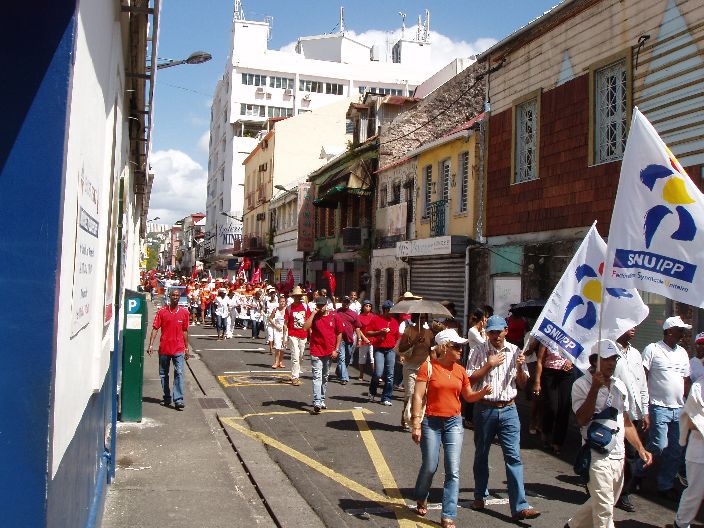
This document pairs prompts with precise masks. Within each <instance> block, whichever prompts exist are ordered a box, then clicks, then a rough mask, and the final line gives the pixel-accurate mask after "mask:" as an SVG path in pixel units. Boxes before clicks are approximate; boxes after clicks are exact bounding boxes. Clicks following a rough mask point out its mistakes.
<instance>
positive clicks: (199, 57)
mask: <svg viewBox="0 0 704 528" xmlns="http://www.w3.org/2000/svg"><path fill="white" fill-rule="evenodd" d="M212 58H213V56H212V55H211V54H210V53H208V52H207V51H194V52H193V53H191V54H190V55H189V56H188V57H187V58H185V59H181V60H178V59H165V60H166V62H162V63H160V64H157V65H156V69H157V70H163V69H164V68H171V67H172V66H179V65H181V64H203V63H204V62H208V61H209V60H210V59H212Z"/></svg>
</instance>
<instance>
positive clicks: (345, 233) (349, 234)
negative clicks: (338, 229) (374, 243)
mask: <svg viewBox="0 0 704 528" xmlns="http://www.w3.org/2000/svg"><path fill="white" fill-rule="evenodd" d="M367 240H369V229H368V228H366V227H345V228H344V229H343V230H342V245H343V246H345V247H348V248H354V247H360V246H361V245H362V244H364V243H365V242H366V241H367Z"/></svg>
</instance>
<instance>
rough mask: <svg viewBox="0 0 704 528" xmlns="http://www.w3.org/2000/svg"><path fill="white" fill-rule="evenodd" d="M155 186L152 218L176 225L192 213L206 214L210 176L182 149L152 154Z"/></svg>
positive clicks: (150, 212) (150, 202) (150, 200)
mask: <svg viewBox="0 0 704 528" xmlns="http://www.w3.org/2000/svg"><path fill="white" fill-rule="evenodd" d="M150 163H151V166H152V170H153V171H154V184H153V186H152V193H151V197H150V199H149V217H150V218H154V217H156V216H158V217H159V218H160V221H161V222H164V223H173V222H175V221H176V220H180V219H181V218H183V217H184V216H187V215H189V214H192V213H198V212H205V198H206V191H207V182H208V173H207V171H205V170H204V169H203V167H202V166H201V165H200V164H199V163H197V162H196V161H194V160H193V159H192V158H191V157H190V156H189V155H188V154H186V153H185V152H181V151H180V150H172V149H169V150H158V151H156V152H153V153H152V155H151V159H150Z"/></svg>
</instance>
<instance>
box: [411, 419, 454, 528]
mask: <svg viewBox="0 0 704 528" xmlns="http://www.w3.org/2000/svg"><path fill="white" fill-rule="evenodd" d="M463 438H464V427H463V426H462V417H461V416H451V417H450V418H441V417H439V416H426V417H425V418H423V424H422V430H421V437H420V452H421V455H422V462H421V466H420V470H419V471H418V478H417V479H416V488H415V497H416V500H417V501H427V500H428V492H429V491H430V486H431V485H432V483H433V477H434V476H435V472H436V471H437V469H438V463H439V459H440V446H441V445H442V450H443V453H444V455H445V483H444V484H443V488H442V518H443V519H454V518H455V517H457V497H458V496H459V492H460V456H461V455H462V439H463Z"/></svg>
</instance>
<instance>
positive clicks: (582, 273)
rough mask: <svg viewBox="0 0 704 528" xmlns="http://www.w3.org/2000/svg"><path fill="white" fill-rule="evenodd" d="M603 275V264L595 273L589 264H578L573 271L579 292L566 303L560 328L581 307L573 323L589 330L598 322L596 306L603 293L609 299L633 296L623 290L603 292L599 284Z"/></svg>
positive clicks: (607, 289)
mask: <svg viewBox="0 0 704 528" xmlns="http://www.w3.org/2000/svg"><path fill="white" fill-rule="evenodd" d="M603 274H604V263H603V262H602V263H601V264H600V265H599V271H598V273H597V271H596V270H595V269H594V268H593V267H592V266H590V265H589V264H580V265H579V266H577V269H576V270H575V276H576V278H577V283H578V284H580V285H581V292H580V293H578V294H575V295H573V296H572V297H571V298H570V300H569V302H568V303H567V308H566V309H565V315H564V317H563V318H562V326H564V325H565V323H566V322H567V319H568V318H569V317H570V315H571V314H572V312H573V311H574V310H575V309H576V308H578V307H581V306H583V307H584V308H583V314H582V316H581V317H579V319H577V320H576V321H575V323H576V324H578V325H579V326H581V327H582V328H584V329H586V330H591V329H592V328H594V327H595V326H596V323H597V322H598V321H599V316H598V313H597V305H598V304H601V302H602V301H603V292H604V291H606V294H607V295H609V296H610V297H615V298H632V297H633V294H632V293H631V292H629V291H628V290H625V289H623V288H606V290H604V288H603V286H602V284H601V276H602V275H603Z"/></svg>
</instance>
